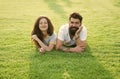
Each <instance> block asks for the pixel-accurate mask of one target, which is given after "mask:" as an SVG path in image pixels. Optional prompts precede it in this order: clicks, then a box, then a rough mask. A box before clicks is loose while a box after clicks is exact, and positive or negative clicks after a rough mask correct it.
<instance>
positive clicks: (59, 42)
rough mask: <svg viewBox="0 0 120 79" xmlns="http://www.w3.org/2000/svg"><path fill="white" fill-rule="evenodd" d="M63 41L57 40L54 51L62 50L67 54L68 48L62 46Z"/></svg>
mask: <svg viewBox="0 0 120 79" xmlns="http://www.w3.org/2000/svg"><path fill="white" fill-rule="evenodd" d="M63 44H64V41H61V40H59V39H57V43H56V50H62V51H64V52H69V48H67V47H65V46H63Z"/></svg>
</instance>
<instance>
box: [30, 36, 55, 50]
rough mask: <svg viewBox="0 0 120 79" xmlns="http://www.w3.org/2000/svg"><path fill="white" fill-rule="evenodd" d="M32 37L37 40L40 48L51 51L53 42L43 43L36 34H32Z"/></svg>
mask: <svg viewBox="0 0 120 79" xmlns="http://www.w3.org/2000/svg"><path fill="white" fill-rule="evenodd" d="M32 38H33V39H34V40H36V41H37V42H38V44H39V45H40V46H41V48H42V49H44V50H45V51H51V50H52V49H53V48H54V44H51V43H50V44H49V46H47V45H45V44H44V43H43V42H42V41H41V40H40V39H39V38H38V37H37V35H33V36H32Z"/></svg>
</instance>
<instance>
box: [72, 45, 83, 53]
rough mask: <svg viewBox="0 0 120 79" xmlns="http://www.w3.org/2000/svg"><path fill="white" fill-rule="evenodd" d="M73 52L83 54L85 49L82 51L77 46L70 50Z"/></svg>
mask: <svg viewBox="0 0 120 79" xmlns="http://www.w3.org/2000/svg"><path fill="white" fill-rule="evenodd" d="M70 51H71V52H76V53H81V52H82V51H84V49H82V48H81V47H80V46H76V47H75V48H70Z"/></svg>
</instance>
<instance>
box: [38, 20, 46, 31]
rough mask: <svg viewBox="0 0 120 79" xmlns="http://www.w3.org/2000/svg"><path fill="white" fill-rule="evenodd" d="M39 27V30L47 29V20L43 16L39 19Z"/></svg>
mask: <svg viewBox="0 0 120 79" xmlns="http://www.w3.org/2000/svg"><path fill="white" fill-rule="evenodd" d="M39 29H40V30H41V31H47V29H48V22H47V20H46V19H45V18H42V19H41V20H40V21H39Z"/></svg>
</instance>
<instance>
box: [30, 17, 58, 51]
mask: <svg viewBox="0 0 120 79" xmlns="http://www.w3.org/2000/svg"><path fill="white" fill-rule="evenodd" d="M56 37H57V36H56V34H55V33H54V27H53V25H52V23H51V21H50V19H49V18H47V17H45V16H41V17H39V18H38V19H37V20H36V22H35V25H34V28H33V31H32V33H31V38H32V40H33V41H34V43H35V45H36V47H37V49H38V50H39V51H40V52H41V53H45V52H46V51H51V50H52V49H53V48H54V46H55V43H56Z"/></svg>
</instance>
